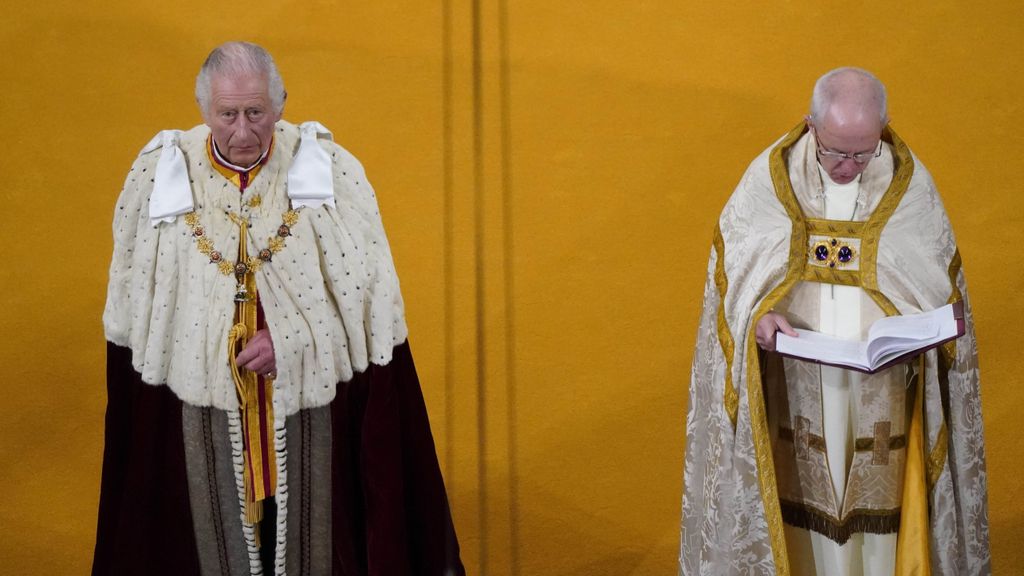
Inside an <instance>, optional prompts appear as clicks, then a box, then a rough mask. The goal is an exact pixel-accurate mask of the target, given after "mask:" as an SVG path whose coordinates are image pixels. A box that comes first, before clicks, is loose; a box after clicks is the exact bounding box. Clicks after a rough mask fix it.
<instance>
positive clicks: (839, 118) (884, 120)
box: [810, 67, 889, 131]
mask: <svg viewBox="0 0 1024 576" xmlns="http://www.w3.org/2000/svg"><path fill="white" fill-rule="evenodd" d="M887 106H888V105H887V101H886V94H885V86H884V85H883V84H882V82H881V81H879V80H878V78H876V77H875V75H874V74H872V73H870V72H868V71H867V70H862V69H860V68H852V67H845V68H836V69H835V70H832V71H831V72H828V73H827V74H825V75H824V76H822V77H821V78H819V79H818V81H817V82H816V83H815V84H814V94H813V95H812V96H811V118H810V119H811V122H812V123H813V124H816V125H819V126H820V125H821V124H823V123H825V122H826V121H829V122H830V123H831V122H838V123H840V124H844V125H845V124H850V123H857V124H862V125H865V126H867V125H873V126H875V127H877V129H878V130H879V131H881V129H882V128H883V127H885V125H886V124H888V123H889V111H888V108H887Z"/></svg>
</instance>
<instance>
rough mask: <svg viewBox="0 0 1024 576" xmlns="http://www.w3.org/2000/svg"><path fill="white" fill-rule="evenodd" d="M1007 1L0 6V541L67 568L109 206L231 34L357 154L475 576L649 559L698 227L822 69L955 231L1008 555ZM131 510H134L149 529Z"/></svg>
mask: <svg viewBox="0 0 1024 576" xmlns="http://www.w3.org/2000/svg"><path fill="white" fill-rule="evenodd" d="M1021 30H1024V11H1022V10H1021V9H1020V7H1019V5H1018V4H1017V3H1016V2H1010V1H1000V2H987V3H982V4H969V3H966V2H952V1H944V2H920V1H915V2H907V3H899V4H893V3H889V2H875V1H872V0H869V1H866V2H858V3H853V4H850V3H842V4H829V3H820V2H809V1H794V2H786V3H781V2H780V3H763V2H752V1H749V0H747V1H739V2H732V3H726V4H719V3H699V2H673V1H668V0H662V1H644V2H617V1H609V0H601V1H595V2H586V3H580V2H533V1H523V2H510V1H508V0H474V1H470V0H442V1H440V2H394V1H389V0H382V1H379V2H340V1H332V0H314V1H308V0H307V1H302V2H300V1H297V0H281V1H276V2H255V3H244V4H243V3H226V4H220V5H213V4H210V3H208V2H205V3H204V2H198V1H196V0H180V1H178V2H173V3H162V4H161V3H139V2H125V1H122V0H110V1H107V2H99V1H97V0H83V1H76V2H71V1H67V0H54V1H53V2H18V3H16V4H15V5H12V6H7V7H6V10H5V17H4V21H3V23H2V24H0V48H2V49H3V54H4V57H3V58H2V59H0V78H3V79H4V82H3V93H2V96H0V127H2V128H0V129H2V130H3V136H2V138H0V173H2V175H3V182H4V185H3V186H2V187H0V198H2V202H0V214H2V215H3V218H2V223H3V224H2V226H0V238H2V244H0V245H2V247H3V250H2V254H3V259H2V262H3V264H2V266H3V270H4V279H5V280H4V282H2V284H0V304H2V307H3V308H2V313H0V330H2V333H3V334H4V337H3V339H2V343H0V366H2V378H0V389H2V397H3V404H2V405H3V413H4V416H3V418H2V419H0V454H2V455H3V458H2V459H0V484H2V486H3V487H4V489H3V491H2V495H0V558H3V564H4V569H3V571H4V572H5V573H10V574H82V573H86V572H87V571H88V567H89V566H90V562H91V554H92V545H93V538H94V533H95V518H96V516H95V515H96V506H97V497H98V486H99V474H100V458H101V455H102V447H103V446H102V434H103V412H104V408H105V402H106V398H105V392H104V386H105V384H104V344H103V332H102V327H101V324H100V314H101V312H102V307H103V301H104V296H105V290H106V273H107V266H108V264H109V258H110V249H111V233H110V222H111V219H112V209H113V205H114V201H115V199H116V197H117V194H118V191H119V190H120V187H121V184H122V182H123V180H124V177H125V174H126V172H127V170H128V167H129V166H130V164H131V161H132V159H133V158H134V157H135V155H136V154H137V152H138V151H139V149H140V148H141V147H142V146H143V145H144V144H145V143H146V142H147V141H148V140H149V139H150V138H151V137H152V136H153V134H155V133H156V131H158V130H160V129H163V128H188V127H191V126H193V125H195V124H197V123H199V122H200V121H201V120H200V118H199V113H198V111H197V109H196V108H195V107H194V104H193V96H192V89H193V80H194V77H195V74H196V72H197V70H198V67H199V65H200V64H201V63H202V60H203V58H204V57H205V55H206V54H207V53H208V52H209V50H210V49H211V48H212V47H214V46H215V45H217V44H219V43H221V42H223V41H226V40H232V39H246V40H251V41H255V42H257V43H260V44H262V45H264V46H265V47H267V48H268V49H269V50H270V51H271V53H272V54H273V55H274V56H275V58H276V59H277V62H278V66H279V67H280V69H281V72H282V75H283V76H284V79H285V83H286V86H287V88H288V93H289V99H288V103H287V106H286V108H285V117H286V118H288V119H290V120H292V121H303V120H311V119H316V120H319V121H320V122H321V123H323V124H324V125H326V126H328V127H329V128H331V129H332V130H333V132H334V135H335V139H336V140H337V141H338V142H339V143H341V144H342V145H343V146H345V147H346V148H348V149H349V150H350V151H352V152H353V153H354V154H355V155H356V156H357V157H359V158H360V160H362V162H363V163H364V165H365V167H366V170H367V174H368V175H369V177H370V180H371V181H372V182H373V184H374V186H375V188H376V190H377V193H378V196H379V199H380V204H381V210H382V212H383V215H384V222H385V225H386V227H387V230H388V233H389V237H390V241H391V244H392V248H393V251H394V255H395V259H396V262H397V266H398V270H399V274H400V277H401V279H402V286H403V292H404V294H405V299H406V305H407V309H408V319H409V327H410V332H411V342H412V348H413V351H414V354H415V356H416V360H417V365H418V367H419V370H420V376H421V380H422V382H423V386H424V393H425V395H426V399H427V404H428V408H429V410H430V415H431V420H432V423H433V429H434V436H435V440H436V442H437V445H438V451H439V456H440V458H441V463H442V467H443V469H444V473H445V477H446V480H447V482H448V488H449V494H450V497H451V501H452V506H453V511H454V517H455V523H456V527H457V530H458V532H459V535H460V539H461V543H462V547H463V553H464V560H465V562H466V566H467V568H468V569H469V570H470V572H471V573H474V574H480V575H487V576H491V575H494V576H504V575H509V576H539V575H552V576H554V575H581V576H582V575H587V576H595V575H616V576H619V575H624V574H633V575H648V574H649V575H656V574H674V573H675V570H676V557H677V554H678V538H679V528H678V526H679V510H680V492H681V476H682V457H683V442H684V433H683V421H684V416H685V411H686V398H687V386H688V382H689V365H690V357H691V354H692V350H693V344H694V337H695V334H696V322H697V319H698V312H699V310H698V309H699V302H700V298H701V291H702V287H703V282H704V274H705V267H706V262H707V256H708V253H709V250H710V244H711V235H712V231H713V227H714V221H715V219H716V217H717V215H718V212H719V210H720V209H721V207H722V205H723V203H724V202H725V200H726V198H727V197H728V195H729V194H730V193H731V191H732V189H733V187H734V186H735V185H736V182H737V181H738V179H739V177H740V175H741V174H742V172H743V170H744V169H745V168H746V166H747V164H748V163H749V162H750V160H752V159H753V158H754V156H756V155H757V154H758V153H759V152H760V151H761V150H762V149H764V148H765V147H766V146H768V144H770V143H771V142H772V141H773V140H774V139H776V138H777V137H779V136H781V135H782V134H783V133H784V132H785V131H786V130H788V129H789V128H791V127H792V126H793V125H794V124H795V123H796V122H798V121H799V120H800V118H801V117H802V116H803V115H804V114H805V113H806V109H807V106H808V101H809V97H810V91H811V88H812V85H813V82H814V80H815V79H816V78H817V77H818V76H819V75H820V74H821V73H823V72H825V71H826V70H828V69H831V68H833V67H836V66H840V65H858V66H862V67H865V68H868V69H869V70H872V71H874V72H875V73H876V74H877V75H878V76H879V77H880V78H881V79H882V80H883V81H884V82H886V84H887V86H888V88H889V94H890V110H891V115H892V117H893V126H894V127H895V128H896V129H897V130H898V131H899V133H900V134H901V136H903V137H904V138H905V139H906V141H907V142H908V143H909V145H910V146H911V148H912V149H913V150H914V151H915V153H916V154H917V155H918V156H919V157H920V158H921V159H922V160H923V161H924V162H925V163H926V165H927V166H928V167H929V169H930V170H931V171H932V173H933V175H934V177H935V180H936V182H937V183H938V185H939V189H940V191H941V192H942V195H943V199H944V201H945V203H946V208H947V210H948V211H949V214H950V217H951V219H952V221H953V224H954V229H955V230H956V234H957V239H958V242H959V247H960V251H961V254H962V255H963V258H964V269H965V271H966V273H967V278H968V282H969V284H970V289H971V296H972V298H973V306H974V311H975V315H976V321H977V330H978V337H979V342H980V344H979V347H980V351H981V365H982V366H981V367H982V385H983V392H982V398H983V410H984V417H985V424H986V433H987V434H986V437H987V442H988V466H989V467H988V470H989V498H990V510H991V512H990V519H991V529H992V548H993V557H994V565H995V570H996V573H1000V574H1013V573H1017V572H1021V571H1024V550H1022V548H1021V547H1020V545H1019V543H1020V542H1021V541H1024V504H1022V503H1021V501H1020V500H1019V499H1016V498H1015V495H1016V494H1017V493H1018V492H1019V490H1020V488H1021V484H1022V481H1021V478H1022V476H1024V474H1022V472H1024V471H1022V468H1021V465H1020V462H1021V460H1022V458H1024V445H1022V444H1021V443H1020V442H1019V441H1017V434H1016V430H1017V423H1018V422H1019V416H1018V415H1017V413H1018V412H1019V404H1018V403H1019V402H1021V401H1022V400H1024V398H1022V396H1024V395H1022V393H1021V392H1020V388H1019V387H1018V385H1017V381H1018V380H1019V373H1020V372H1021V371H1022V370H1024V362H1022V361H1021V359H1020V358H1018V357H1017V347H1018V345H1017V341H1016V336H1017V332H1016V329H1015V327H1019V325H1020V321H1021V318H1022V317H1024V291H1022V290H1021V286H1022V285H1024V274H1022V272H1021V264H1020V263H1019V262H1018V254H1019V253H1020V251H1021V248H1022V247H1024V246H1022V244H1024V233H1022V230H1024V209H1022V208H1021V203H1020V191H1021V185H1020V181H1021V180H1020V176H1021V174H1022V173H1024V154H1021V153H1020V150H1021V149H1024V135H1022V134H1024V133H1022V131H1021V130H1020V118H1021V117H1022V116H1024V110H1022V107H1024V99H1022V98H1021V97H1020V95H1021V93H1022V92H1024V79H1022V78H1024V74H1022V71H1024V70H1022V68H1024V64H1022V63H1024V38H1022V33H1021ZM156 536H157V535H154V537H156Z"/></svg>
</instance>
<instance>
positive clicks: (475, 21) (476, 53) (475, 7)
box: [472, 0, 488, 576]
mask: <svg viewBox="0 0 1024 576" xmlns="http://www.w3.org/2000/svg"><path fill="white" fill-rule="evenodd" d="M472 17H473V18H472V35H473V214H474V222H473V242H474V255H473V263H474V276H475V284H476V286H475V288H476V380H477V395H476V403H477V406H476V410H477V412H476V419H477V431H476V434H477V436H476V438H477V469H478V474H477V491H478V498H479V500H478V507H479V509H478V510H477V514H478V517H479V526H480V576H486V575H487V544H488V533H487V532H488V522H487V411H486V410H487V400H486V396H487V395H486V392H487V385H486V384H487V382H486V375H487V362H486V360H487V359H486V356H485V354H486V352H487V346H486V338H485V336H486V334H485V332H484V329H485V328H486V322H485V319H484V313H485V308H486V307H485V306H484V295H485V292H484V288H485V286H484V216H485V212H484V164H483V162H484V160H483V148H484V138H483V70H482V69H483V54H482V44H483V42H482V39H481V35H482V32H481V17H480V0H473V3H472Z"/></svg>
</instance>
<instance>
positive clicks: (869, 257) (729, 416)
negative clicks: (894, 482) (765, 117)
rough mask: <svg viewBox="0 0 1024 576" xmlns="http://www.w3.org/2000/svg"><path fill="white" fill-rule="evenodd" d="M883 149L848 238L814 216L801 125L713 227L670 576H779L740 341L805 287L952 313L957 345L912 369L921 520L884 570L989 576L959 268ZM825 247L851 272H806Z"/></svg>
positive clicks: (946, 230) (896, 310)
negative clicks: (848, 262) (846, 242)
mask: <svg viewBox="0 0 1024 576" xmlns="http://www.w3.org/2000/svg"><path fill="white" fill-rule="evenodd" d="M883 140H884V142H885V145H884V146H883V153H882V156H881V157H880V158H876V159H874V160H872V162H871V163H870V164H869V165H868V167H867V169H866V170H865V171H864V173H863V175H862V177H861V190H862V196H863V198H860V199H858V201H859V202H861V203H862V205H863V210H859V211H858V213H859V214H861V215H862V216H861V218H860V220H862V221H861V222H859V223H853V224H851V225H845V226H844V227H837V226H835V225H833V223H832V222H830V221H827V220H823V215H822V214H821V213H816V212H815V208H814V207H815V206H818V205H820V202H816V201H815V197H816V195H818V194H820V193H821V181H820V177H819V174H818V169H817V161H816V157H815V154H814V144H813V141H812V139H811V137H810V136H809V135H808V134H807V133H806V132H805V129H804V127H803V125H802V124H801V125H800V126H798V127H797V128H795V129H794V130H793V131H791V132H790V133H789V134H788V135H786V136H784V137H783V138H781V139H780V140H779V141H778V142H777V143H776V144H774V145H773V146H772V147H770V148H769V149H767V150H765V152H764V153H762V154H761V155H760V156H759V157H758V158H757V159H755V160H754V161H753V163H752V164H751V165H750V167H749V168H748V170H747V172H746V173H745V174H744V176H743V178H742V180H741V181H740V184H739V186H738V187H737V189H736V191H735V192H734V193H733V195H732V197H731V198H730V199H729V201H728V203H727V204H726V206H725V208H724V210H723V212H722V215H721V217H720V219H719V223H718V227H717V229H716V234H715V242H714V246H713V248H712V251H711V255H710V258H709V263H708V269H707V283H706V285H705V291H704V304H703V311H702V314H701V321H700V326H699V329H698V335H697V348H696V350H695V353H694V360H693V367H692V372H691V385H690V402H689V411H688V415H687V424H686V430H687V438H686V456H685V467H684V475H683V485H684V489H683V510H682V522H681V538H680V552H679V573H680V574H686V575H691V574H715V575H721V574H737V575H739V574H744V575H745V574H790V569H789V560H788V556H787V550H786V546H785V538H784V534H783V513H782V507H781V504H780V497H784V495H785V494H784V492H783V491H785V490H787V486H786V485H785V483H783V482H781V476H780V475H779V471H777V470H776V464H775V458H774V455H773V449H774V447H775V446H777V445H778V438H777V436H778V433H776V444H775V445H774V446H773V439H772V433H771V429H770V427H769V419H770V418H771V419H772V420H777V419H778V417H779V416H780V414H769V411H768V408H767V404H766V400H765V381H764V378H763V372H764V369H765V366H764V365H763V364H762V361H763V360H765V358H763V357H762V354H761V353H760V352H759V350H758V348H757V345H756V343H755V341H754V334H753V328H754V326H755V324H756V323H757V320H758V319H760V317H761V316H763V315H764V314H765V313H766V312H768V311H769V310H771V309H773V308H775V307H776V306H785V305H786V301H785V299H786V298H787V297H789V296H791V295H792V294H793V292H794V290H797V291H798V290H799V288H798V287H799V286H800V285H801V283H803V282H806V281H811V282H830V283H836V284H844V285H851V286H860V287H861V288H862V289H863V290H864V292H865V294H867V295H868V296H869V297H870V300H871V302H873V303H874V305H877V308H878V309H880V310H882V311H883V312H884V313H885V314H890V315H891V314H912V313H917V312H923V311H927V310H932V309H934V308H937V307H939V306H942V305H944V304H946V303H948V302H952V301H957V300H963V302H964V309H965V315H966V324H967V332H966V334H965V335H964V336H963V337H961V338H959V339H958V340H957V341H956V342H955V343H953V344H952V345H947V346H945V347H943V348H941V349H935V350H931V351H929V352H927V353H926V354H925V355H924V370H923V374H922V375H921V379H922V387H923V412H924V418H923V419H924V422H923V424H924V426H923V436H924V438H923V440H924V457H925V458H924V460H925V463H926V464H927V485H926V486H924V485H923V484H922V487H921V489H920V490H921V491H922V492H923V491H925V490H926V491H927V493H926V494H921V496H922V497H926V498H927V501H928V504H929V506H928V509H929V514H928V518H927V525H926V526H916V525H913V521H912V519H904V520H903V521H902V522H901V525H900V530H901V534H900V536H901V540H900V541H901V543H903V544H901V547H900V548H899V549H898V550H897V565H898V566H900V567H902V568H900V569H906V568H908V567H916V568H923V569H927V568H928V566H926V565H927V564H930V569H931V572H932V573H934V574H943V575H962V574H988V573H990V572H991V562H990V555H989V545H988V514H987V496H986V474H985V455H984V438H983V435H982V425H981V407H980V401H979V376H978V365H977V347H976V342H975V339H974V330H973V317H972V315H971V311H970V301H969V299H968V297H967V290H966V284H965V280H964V276H963V272H962V270H961V269H960V255H959V252H958V251H957V248H956V243H955V240H954V238H953V233H952V230H951V228H950V225H949V220H948V218H947V216H946V214H945V211H944V208H943V206H942V202H941V200H940V198H939V196H938V193H937V191H936V189H935V186H934V183H933V182H932V179H931V176H930V174H929V173H928V171H927V170H926V169H925V168H924V166H923V165H922V164H921V163H920V162H919V161H918V160H917V159H916V158H915V157H914V156H913V154H912V153H911V152H910V150H909V149H908V148H907V147H906V145H905V144H903V142H902V141H901V140H900V139H899V137H898V136H897V135H896V134H895V133H894V132H892V131H891V130H888V129H887V130H886V131H885V132H884V133H883ZM802 206H804V207H807V208H806V211H805V209H803V208H801V207H802ZM823 235H826V236H827V235H833V236H835V235H839V236H844V235H845V236H847V237H849V239H850V240H856V244H855V245H856V248H857V251H858V252H859V258H858V259H857V261H856V266H851V267H850V268H849V269H843V270H839V269H836V268H830V267H828V266H827V264H826V265H825V266H821V265H819V264H818V261H817V259H816V258H815V255H814V250H815V248H816V245H817V244H818V243H819V242H820V240H821V238H822V236H823ZM850 244H851V245H854V244H853V243H852V242H851V243H850ZM826 262H827V261H826ZM769 360H770V359H769ZM897 401H898V400H897ZM773 409H774V408H773ZM880 420H884V418H881V419H880ZM808 424H809V423H808ZM891 426H894V427H891V428H890V429H889V431H888V438H889V441H890V448H891V449H892V448H894V449H896V450H895V451H898V447H899V444H900V441H899V440H895V443H896V445H895V446H893V445H892V442H893V438H894V437H896V436H899V435H900V434H899V432H900V431H901V430H902V429H903V428H905V426H903V425H901V423H900V422H895V423H893V424H891ZM790 428H795V427H794V426H792V422H791V425H790ZM870 432H871V434H867V431H864V434H866V435H867V436H872V437H874V435H875V434H874V433H875V430H874V428H873V426H872V429H871V431H870ZM883 432H884V431H883V430H878V433H879V434H882V433H883ZM806 433H807V431H806V430H800V431H799V432H798V431H797V430H794V431H793V434H794V436H796V435H798V434H806ZM783 435H784V433H783ZM860 435H861V433H860V432H858V436H860ZM879 437H881V436H879ZM804 439H807V438H806V437H801V440H804ZM893 453H894V451H893V450H890V452H889V454H890V455H892V454H893ZM870 454H871V456H870V457H871V458H873V457H874V451H873V446H872V452H870ZM864 457H869V456H867V453H866V454H865V456H864ZM904 488H905V489H908V490H909V489H915V488H914V487H912V486H905V487H904ZM904 498H906V495H904ZM912 528H913V529H920V530H919V533H920V534H922V535H923V537H925V538H927V544H928V545H927V547H928V549H929V551H930V552H929V554H928V556H929V557H928V558H923V556H924V555H923V554H922V555H921V556H922V558H918V559H914V557H913V555H912V552H913V546H911V545H909V542H910V540H906V541H905V540H904V539H903V538H904V537H906V538H908V539H909V538H911V534H910V533H911V532H912V530H911V529H912ZM904 531H906V532H907V534H904V533H903V532H904ZM904 542H906V543H904ZM913 562H916V564H914V563H913ZM898 573H899V572H898Z"/></svg>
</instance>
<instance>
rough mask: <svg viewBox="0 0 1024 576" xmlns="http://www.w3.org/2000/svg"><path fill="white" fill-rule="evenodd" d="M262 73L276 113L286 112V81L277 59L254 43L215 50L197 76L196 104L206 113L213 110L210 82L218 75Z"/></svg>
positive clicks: (232, 45) (227, 45)
mask: <svg viewBox="0 0 1024 576" xmlns="http://www.w3.org/2000/svg"><path fill="white" fill-rule="evenodd" d="M244 74H260V75H263V76H266V78H267V91H268V92H270V102H271V104H272V105H273V106H274V112H275V113H277V114H280V113H281V112H282V111H283V110H284V100H285V97H286V93H285V91H284V81H283V80H282V79H281V73H280V72H278V71H277V65H276V64H274V58H273V57H271V56H270V53H269V52H267V51H266V50H265V49H264V48H263V47H262V46H257V45H256V44H252V43H250V42H226V43H224V44H221V45H220V46H218V47H216V48H214V49H213V52H210V55H209V56H207V57H206V61H205V62H203V66H202V68H200V69H199V75H198V76H196V102H198V103H199V108H200V109H201V110H202V111H203V113H204V114H205V113H207V112H208V111H209V109H210V79H211V78H212V77H214V76H222V75H223V76H240V75H244Z"/></svg>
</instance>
